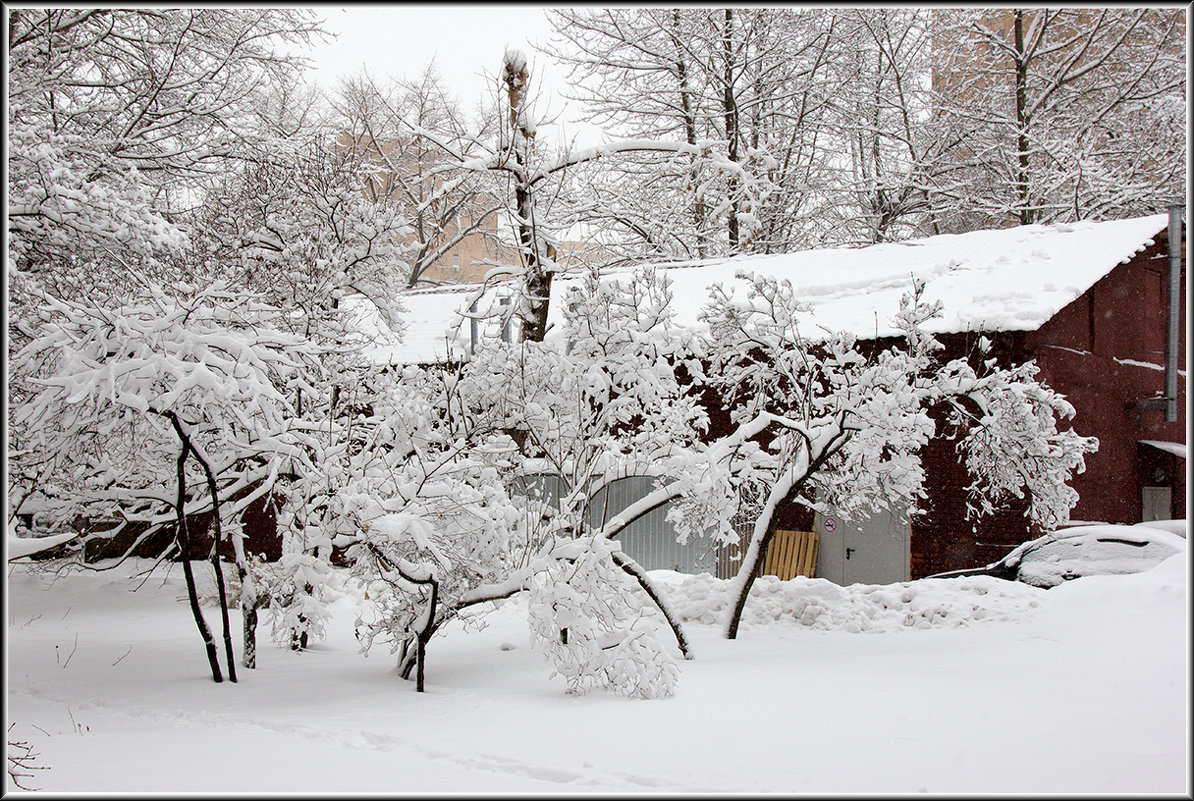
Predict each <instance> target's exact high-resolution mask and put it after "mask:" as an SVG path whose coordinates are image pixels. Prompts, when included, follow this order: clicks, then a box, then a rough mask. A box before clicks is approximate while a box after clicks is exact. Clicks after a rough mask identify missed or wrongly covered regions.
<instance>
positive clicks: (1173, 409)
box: [1165, 203, 1185, 423]
mask: <svg viewBox="0 0 1194 801" xmlns="http://www.w3.org/2000/svg"><path fill="white" fill-rule="evenodd" d="M1184 208H1185V206H1184V205H1183V204H1181V203H1173V204H1170V206H1169V319H1168V322H1169V336H1168V339H1167V340H1166V343H1165V398H1166V403H1165V422H1167V423H1176V422H1177V345H1178V336H1179V335H1180V331H1179V330H1178V327H1179V322H1180V317H1181V306H1180V298H1179V295H1180V294H1181V287H1182V210H1183V209H1184Z"/></svg>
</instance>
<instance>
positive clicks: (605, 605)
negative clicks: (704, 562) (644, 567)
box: [528, 535, 679, 698]
mask: <svg viewBox="0 0 1194 801" xmlns="http://www.w3.org/2000/svg"><path fill="white" fill-rule="evenodd" d="M568 545H569V546H571V547H565V548H561V549H558V551H557V553H556V554H555V556H556V558H555V559H553V560H551V561H550V562H548V563H547V564H546V566H545V568H544V570H542V571H541V572H539V573H537V574H536V575H535V577H534V578H533V579H532V581H531V585H530V594H529V598H528V615H529V619H530V626H531V639H532V644H533V645H534V646H535V647H536V648H538V649H539V650H540V651H542V652H543V654H544V656H546V657H547V659H548V661H550V662H551V663H552V665H553V667H554V672H553V675H557V676H562V677H563V678H564V680H565V681H566V682H567V683H568V692H570V693H575V694H583V693H585V692H588V691H589V690H590V689H593V688H600V689H607V690H611V691H613V692H615V693H618V694H620V695H625V696H627V697H630V698H666V697H668V696H670V695H672V694H673V692H674V690H675V686H676V682H677V680H678V679H679V669H678V668H677V666H676V661H675V659H674V658H673V657H672V656H671V655H670V654H669V653H668V652H667V649H666V648H665V646H664V644H663V642H662V640H661V637H660V635H661V633H662V627H664V626H666V623H665V622H664V621H662V620H661V619H660V616H659V613H658V612H657V611H656V610H655V609H654V608H653V606H652V604H651V601H650V600H649V599H648V598H647V597H646V596H645V595H644V594H643V592H642V590H641V589H640V588H639V586H638V585H637V583H636V582H635V581H634V579H632V578H631V577H630V576H628V575H627V574H626V573H624V572H623V571H622V570H621V569H620V568H618V567H617V566H616V565H615V564H614V562H613V559H612V556H611V554H612V552H613V551H616V550H619V549H620V547H621V546H620V545H618V543H616V542H611V541H610V540H607V539H604V538H602V537H593V536H591V535H590V536H588V537H583V538H579V539H577V540H574V541H572V542H570V543H568ZM663 636H667V635H666V634H665V635H663Z"/></svg>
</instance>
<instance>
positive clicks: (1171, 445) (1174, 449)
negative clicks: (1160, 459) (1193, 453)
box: [1140, 439, 1186, 459]
mask: <svg viewBox="0 0 1194 801" xmlns="http://www.w3.org/2000/svg"><path fill="white" fill-rule="evenodd" d="M1140 444H1141V445H1151V446H1152V447H1154V448H1157V449H1158V450H1162V451H1165V452H1166V453H1172V454H1173V455H1174V456H1176V457H1178V458H1179V459H1185V458H1186V444H1185V443H1184V442H1162V441H1161V440H1156V439H1142V440H1140Z"/></svg>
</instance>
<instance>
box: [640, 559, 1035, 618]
mask: <svg viewBox="0 0 1194 801" xmlns="http://www.w3.org/2000/svg"><path fill="white" fill-rule="evenodd" d="M651 577H652V578H653V579H655V580H656V582H657V583H659V584H660V585H662V586H663V587H664V588H665V590H664V591H665V592H666V593H667V600H668V601H670V602H671V605H672V608H673V610H674V611H675V613H676V614H677V615H678V616H679V617H680V619H681V621H692V622H696V623H710V624H717V623H723V622H724V621H725V619H726V615H727V614H728V613H729V606H730V601H731V598H730V585H731V583H732V582H731V580H729V579H719V578H715V577H713V576H711V575H709V574H708V573H701V574H700V575H696V576H691V575H685V574H682V573H676V572H674V571H670V570H655V571H651ZM1045 592H1046V591H1045V590H1043V589H1040V588H1037V587H1030V586H1028V585H1027V584H1020V583H1018V582H1012V581H1003V580H1002V579H997V578H992V577H990V576H969V577H965V578H953V579H921V580H919V581H905V582H900V583H898V584H877V585H876V584H852V585H850V586H848V587H841V586H839V585H837V584H834V583H833V582H831V581H828V580H827V579H819V578H813V579H809V578H803V577H798V578H794V579H792V580H790V581H780V580H779V579H777V578H775V577H774V576H762V577H760V578H759V579H758V580H756V581H755V583H754V586H753V587H751V591H750V598H749V599H748V600H747V603H746V610H745V613H744V614H743V622H744V623H747V624H765V623H772V622H779V621H794V622H796V623H798V624H799V625H801V626H804V627H806V628H810V629H815V630H818V631H835V630H836V631H851V632H861V631H869V632H884V631H902V630H905V629H930V628H959V627H964V626H969V625H970V624H972V623H975V622H979V621H983V622H993V621H1011V620H1021V619H1024V618H1025V617H1027V616H1028V615H1029V614H1030V612H1031V610H1033V609H1035V608H1036V607H1037V606H1039V605H1040V602H1041V600H1042V598H1044V597H1045V596H1044V593H1045Z"/></svg>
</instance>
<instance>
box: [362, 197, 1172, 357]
mask: <svg viewBox="0 0 1194 801" xmlns="http://www.w3.org/2000/svg"><path fill="white" fill-rule="evenodd" d="M1167 225H1168V217H1167V216H1166V215H1164V214H1158V215H1153V216H1150V217H1139V218H1135V219H1129V220H1114V221H1109V222H1079V223H1072V224H1067V225H1048V226H1046V225H1027V226H1019V227H1015V228H1003V229H995V230H985V231H974V232H971V233H966V234H946V235H941V236H933V237H928V238H925V239H916V240H908V241H905V242H896V243H884V244H878V245H870V246H867V247H860V248H834V249H822V250H807V251H801V252H797V253H783V254H775V255H764V256H741V257H736V258H730V259H715V260H708V261H703V262H682V263H669V264H660V265H658V267H659V268H661V269H663V270H664V271H665V273H666V274H667V275H668V277H670V278H671V279H672V291H673V295H674V306H675V309H676V320H677V322H678V323H680V324H683V325H693V326H695V325H698V317H699V315H700V311H701V307H702V306H703V305H704V304H705V303H706V302H707V301H708V298H709V287H711V286H712V285H714V284H718V283H720V284H722V285H723V286H724V287H725V288H726V290H727V291H730V290H731V289H732V290H733V292H734V295H735V297H739V298H741V297H744V296H745V285H744V282H742V281H741V280H739V279H737V278H735V273H736V272H737V271H739V270H745V271H749V272H753V273H756V274H759V275H770V276H774V277H775V278H779V279H787V280H788V281H790V282H791V283H792V285H793V287H794V288H795V290H796V294H797V297H799V298H800V299H801V300H803V301H805V302H807V303H808V304H809V305H810V306H811V307H812V318H811V321H812V322H813V323H815V325H817V326H820V327H822V328H824V329H828V330H832V331H839V330H840V331H849V332H851V333H853V334H855V335H857V336H859V337H864V338H871V337H885V336H893V335H895V334H896V330H895V328H894V327H893V326H892V324H891V319H892V317H893V316H894V315H895V313H896V312H897V311H898V309H899V303H900V298H901V296H902V295H903V294H904V293H906V292H907V291H908V290H909V289H910V287H911V285H912V277H913V276H916V277H917V278H920V279H922V280H924V281H925V283H926V296H927V298H928V299H929V300H940V301H941V302H942V312H943V316H942V317H941V318H939V319H936V320H933V321H931V322H930V323H929V324H927V325H926V328H928V329H929V330H930V331H932V332H933V333H939V334H941V333H960V332H966V331H1032V330H1035V329H1037V328H1039V327H1040V326H1041V325H1042V324H1044V323H1045V322H1046V321H1047V320H1049V319H1050V318H1051V317H1053V315H1055V314H1057V312H1059V311H1060V310H1061V309H1062V308H1063V307H1065V306H1066V305H1067V304H1069V303H1071V302H1072V301H1074V300H1075V299H1077V298H1078V296H1079V295H1081V294H1082V293H1083V292H1085V291H1086V290H1087V289H1089V288H1090V287H1091V286H1092V285H1094V284H1095V282H1097V281H1098V280H1099V279H1101V278H1102V277H1103V276H1105V275H1107V274H1108V273H1109V272H1110V271H1111V270H1112V268H1114V267H1115V266H1116V265H1117V264H1120V263H1121V262H1124V261H1127V260H1128V259H1130V258H1132V257H1133V256H1134V255H1135V254H1136V253H1138V252H1140V251H1141V250H1143V249H1144V248H1146V247H1148V246H1149V245H1151V244H1152V243H1153V238H1154V237H1155V236H1156V235H1157V233H1158V232H1160V231H1162V230H1164V229H1165V228H1166V226H1167ZM630 269H632V268H619V269H614V270H610V271H608V272H607V275H609V276H611V277H612V276H618V275H624V274H626V273H628V271H629V270H630ZM574 280H576V279H575V278H571V277H569V276H561V277H560V278H559V279H557V280H556V281H555V282H554V285H553V289H552V294H553V296H559V295H560V294H562V292H564V291H565V290H566V288H567V286H568V284H569V283H570V282H571V281H574ZM477 289H478V288H477V287H476V286H463V287H450V288H448V287H445V288H436V289H423V290H411V291H408V292H407V293H405V294H404V295H403V298H402V302H403V304H404V305H405V306H406V308H407V309H408V310H409V313H408V325H409V328H408V330H407V332H406V335H405V340H404V342H403V344H402V345H400V346H397V347H389V346H387V347H381V348H377V349H376V350H375V351H374V358H375V359H376V360H377V361H379V362H383V363H390V362H403V363H414V362H421V363H429V362H433V361H442V360H444V358H445V357H446V356H447V355H448V354H449V353H452V354H453V355H462V354H463V353H464V352H465V351H466V350H467V346H468V341H469V325H468V323H467V321H466V320H465V318H464V317H462V316H461V315H460V312H461V311H463V310H465V309H467V307H468V304H469V302H470V301H471V300H472V299H474V298H475V297H476V291H477ZM560 320H561V317H560V310H559V304H555V303H553V304H552V307H551V312H550V314H549V324H554V325H556V326H558V325H559V324H560ZM449 331H455V332H456V334H455V335H456V344H455V345H449V344H448V332H449ZM806 333H809V334H812V333H813V330H812V329H811V328H810V329H806Z"/></svg>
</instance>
